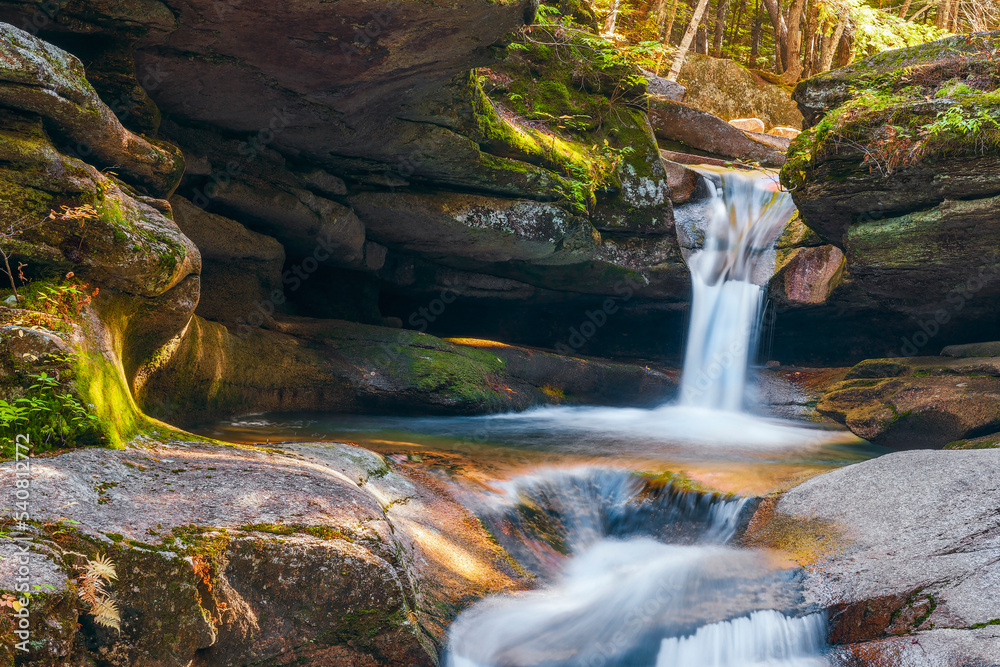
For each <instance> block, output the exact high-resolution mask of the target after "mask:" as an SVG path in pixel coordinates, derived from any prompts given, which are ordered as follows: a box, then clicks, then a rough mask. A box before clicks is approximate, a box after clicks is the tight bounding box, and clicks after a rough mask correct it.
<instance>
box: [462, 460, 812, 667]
mask: <svg viewBox="0 0 1000 667" xmlns="http://www.w3.org/2000/svg"><path fill="white" fill-rule="evenodd" d="M500 487H501V489H500V493H499V494H497V495H496V496H494V497H492V498H488V499H486V502H487V504H488V505H489V507H486V508H481V510H482V511H481V514H482V515H483V516H484V521H486V522H487V524H488V525H490V526H491V528H492V529H493V532H494V533H495V534H496V535H497V536H498V538H499V539H500V540H501V542H502V544H503V545H504V546H505V547H508V549H509V550H510V551H511V553H513V554H515V555H516V556H518V558H519V560H520V561H521V562H522V563H523V564H524V565H525V566H526V567H527V568H528V569H529V570H530V571H532V572H534V573H535V574H536V575H537V576H539V577H540V578H541V579H542V580H543V581H545V582H547V585H544V586H542V587H540V588H539V589H538V590H534V591H528V592H524V593H519V594H516V595H501V596H494V597H491V598H488V599H486V600H483V601H482V602H480V603H478V604H476V605H474V606H473V607H471V608H470V609H468V610H466V611H465V612H463V613H462V614H461V615H460V616H459V617H458V619H456V621H455V622H454V624H453V625H452V627H451V630H450V638H449V644H448V655H447V657H446V660H445V664H446V665H447V667H557V666H558V667H819V666H821V665H822V666H825V665H827V662H826V661H825V659H824V658H823V657H822V654H823V649H824V635H825V621H824V618H823V616H822V615H820V614H810V615H806V616H802V617H790V616H786V615H784V614H782V613H779V612H777V611H770V610H761V607H760V605H767V604H768V603H771V604H773V605H776V606H779V607H780V606H788V605H789V604H793V603H792V602H790V600H792V599H797V598H796V596H795V595H792V594H790V592H789V591H788V590H785V589H786V588H787V584H786V583H785V582H784V581H783V580H782V579H781V577H780V576H776V575H775V573H774V572H773V570H771V568H770V566H769V565H768V564H767V563H766V561H765V560H764V558H763V557H762V556H761V555H760V554H757V553H754V552H750V551H745V550H738V549H734V548H731V547H728V546H726V542H728V540H729V539H731V537H732V536H733V534H734V532H735V531H736V529H737V527H738V525H739V520H740V516H741V514H742V512H743V510H744V508H745V505H746V501H744V500H731V499H724V498H719V497H716V496H710V495H702V494H696V493H691V492H677V491H672V492H666V493H662V494H660V495H659V496H655V497H653V498H650V496H649V495H648V492H646V493H645V494H644V487H643V485H642V484H641V483H640V481H639V480H638V478H636V477H634V476H631V475H629V474H628V473H624V472H621V471H601V470H592V469H586V468H584V469H578V470H572V471H548V472H543V473H538V474H535V475H531V476H528V477H523V478H518V479H515V480H513V481H512V482H508V483H505V484H501V485H500ZM643 530H645V531H646V533H645V534H643ZM653 536H655V537H656V538H655V539H654V537H653ZM552 545H562V546H563V547H565V548H566V549H567V550H568V553H566V554H562V555H560V554H557V553H556V551H554V550H553V549H552V548H549V549H548V550H546V547H547V546H548V547H551V546H552ZM553 559H555V562H554V563H553V562H551V561H552V560H553ZM552 572H554V574H553V573H552ZM793 592H794V591H793Z"/></svg>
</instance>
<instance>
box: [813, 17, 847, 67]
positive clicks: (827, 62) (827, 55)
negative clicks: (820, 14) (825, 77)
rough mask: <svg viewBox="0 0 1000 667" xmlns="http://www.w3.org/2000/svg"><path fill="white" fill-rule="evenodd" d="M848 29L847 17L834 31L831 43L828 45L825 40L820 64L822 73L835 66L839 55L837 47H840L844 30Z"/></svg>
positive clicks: (841, 20)
mask: <svg viewBox="0 0 1000 667" xmlns="http://www.w3.org/2000/svg"><path fill="white" fill-rule="evenodd" d="M846 27H847V17H846V16H845V17H844V18H842V19H840V22H839V23H837V27H836V28H834V29H833V34H832V35H830V41H829V42H828V43H827V42H826V41H825V38H824V44H823V47H824V48H823V58H822V60H821V61H820V64H819V71H820V72H828V71H830V68H831V67H832V66H833V58H834V56H835V55H837V47H839V46H840V40H841V38H842V37H843V36H844V29H845V28H846Z"/></svg>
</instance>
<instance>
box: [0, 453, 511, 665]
mask: <svg viewBox="0 0 1000 667" xmlns="http://www.w3.org/2000/svg"><path fill="white" fill-rule="evenodd" d="M32 469H33V472H34V476H33V484H32V508H33V512H34V515H35V516H36V517H38V518H39V520H40V522H41V526H32V527H31V528H28V529H27V532H28V535H27V537H28V542H27V543H28V544H29V553H31V562H32V574H33V575H34V577H35V581H37V582H38V583H39V584H43V583H44V584H49V585H50V586H51V589H50V590H45V591H44V592H43V593H40V594H37V595H36V596H33V597H32V601H31V609H32V611H33V613H35V614H40V613H44V614H45V616H43V617H42V618H44V622H39V623H38V625H37V626H35V627H34V628H33V630H34V634H33V641H32V642H31V649H30V652H29V660H30V661H31V664H52V665H55V664H59V665H77V664H81V665H82V664H92V663H93V661H94V660H95V659H97V660H99V661H100V663H101V664H106V665H109V666H112V667H114V666H121V667H126V666H128V667H182V666H184V665H206V666H207V665H242V664H248V663H252V662H272V663H278V664H284V663H289V662H292V661H294V663H295V664H298V665H306V666H316V667H319V666H320V665H322V666H324V667H338V666H343V667H347V666H349V665H359V664H364V665H372V666H378V667H382V666H384V667H389V666H394V665H414V666H427V667H430V666H431V665H435V664H436V653H437V646H436V645H435V643H436V642H440V641H441V640H443V636H442V633H441V630H440V627H441V623H442V621H444V622H447V620H448V617H449V616H451V615H453V614H455V613H457V612H458V611H459V610H460V609H461V607H462V606H464V605H465V604H467V603H468V601H469V597H470V595H472V596H481V595H487V594H490V593H497V592H502V591H506V590H510V589H512V588H514V587H517V586H519V585H520V583H521V579H520V576H519V575H518V574H517V573H515V572H514V571H513V569H512V568H511V566H510V565H509V564H508V563H507V561H505V560H504V558H503V554H502V553H501V552H500V550H499V549H498V548H497V547H496V546H495V544H494V543H493V542H491V540H490V538H489V536H488V535H487V533H486V531H485V530H484V529H483V528H482V526H481V524H479V523H478V522H477V521H476V520H475V519H474V518H473V517H471V516H470V515H469V514H468V513H467V512H466V511H465V510H463V509H462V508H461V507H460V506H459V505H458V504H457V503H456V502H455V501H454V500H452V499H451V498H450V497H449V496H448V495H447V493H446V492H444V490H443V489H442V488H441V487H440V486H438V485H435V484H433V483H430V485H429V486H428V483H427V482H420V481H417V479H413V478H411V477H410V476H409V473H408V471H407V470H406V469H405V467H404V468H394V467H392V465H391V464H390V463H389V462H388V461H387V460H386V459H384V458H382V457H381V456H379V455H377V454H374V453H372V452H369V451H366V450H363V449H360V448H358V447H354V446H351V445H343V444H336V443H323V444H317V445H298V446H290V447H289V448H288V449H286V450H284V451H281V450H276V449H273V448H272V449H268V450H267V451H264V450H263V449H258V448H253V447H234V446H211V445H206V444H196V443H192V442H188V443H172V444H165V445H164V444H160V443H151V442H146V443H145V444H144V446H143V447H142V448H141V449H125V450H101V449H89V450H77V451H74V452H70V453H67V454H63V455H60V456H56V457H50V458H46V459H44V462H42V461H38V462H35V463H34V465H33V466H32ZM14 473H15V471H14V465H13V463H11V462H8V463H5V464H3V465H2V466H0V477H2V478H4V479H5V480H6V481H8V482H10V483H13V479H14ZM71 522H72V526H73V528H69V526H70V525H71ZM15 544H16V543H15V542H14V541H13V540H12V539H11V538H10V537H4V538H3V539H2V540H0V550H2V551H3V553H4V554H5V555H7V556H10V555H12V553H13V549H14V548H15ZM443 553H461V554H462V555H463V557H462V559H461V560H460V561H457V560H455V559H453V558H448V557H442V554H443ZM99 555H100V556H103V557H104V558H106V559H107V560H108V561H110V562H111V563H112V565H113V567H114V568H115V570H116V573H117V577H116V578H112V579H111V580H110V581H109V582H108V584H107V586H106V590H107V592H108V595H109V596H110V598H111V599H112V600H113V601H114V602H115V604H116V606H117V608H118V611H119V616H120V622H119V623H120V628H121V629H120V631H115V630H113V629H110V628H106V627H102V626H100V625H98V624H96V623H95V622H94V617H93V616H92V614H91V613H90V609H89V608H88V607H87V605H86V604H84V603H83V602H81V601H80V599H79V598H78V596H77V586H78V584H77V581H78V580H79V578H80V577H81V573H82V572H83V569H82V568H83V566H84V565H85V564H86V560H85V559H91V560H95V559H96V558H97V556H99ZM3 563H4V566H3V567H0V589H4V590H12V589H13V587H14V583H15V576H16V572H15V567H14V563H15V559H14V558H10V557H8V558H4V559H3ZM43 610H44V611H43Z"/></svg>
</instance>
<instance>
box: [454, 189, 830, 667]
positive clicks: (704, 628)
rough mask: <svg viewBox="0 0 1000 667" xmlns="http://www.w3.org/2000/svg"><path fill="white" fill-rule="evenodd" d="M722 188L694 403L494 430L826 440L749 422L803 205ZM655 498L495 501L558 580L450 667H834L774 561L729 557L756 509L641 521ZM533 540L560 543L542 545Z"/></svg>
mask: <svg viewBox="0 0 1000 667" xmlns="http://www.w3.org/2000/svg"><path fill="white" fill-rule="evenodd" d="M712 188H713V191H714V198H713V201H712V207H711V210H712V214H711V216H710V220H709V221H708V224H707V226H706V227H705V229H704V232H705V240H704V243H703V246H702V248H701V249H700V250H698V251H696V252H695V253H694V254H693V255H692V256H691V257H690V258H689V260H688V263H689V266H690V269H691V276H692V283H693V285H694V295H693V301H692V309H691V325H690V330H689V340H688V347H687V351H686V355H685V360H684V370H683V376H682V380H681V399H680V401H679V403H678V404H676V405H669V406H663V407H660V408H656V409H652V410H640V409H615V408H547V409H539V410H533V411H529V412H527V413H521V414H518V415H500V416H496V417H494V418H493V419H495V420H497V421H499V422H501V423H514V424H517V425H518V427H519V428H523V427H524V426H525V425H530V426H531V427H533V428H536V429H539V430H541V431H547V430H548V431H553V432H556V431H560V432H564V433H565V432H569V433H581V434H583V433H589V434H592V433H595V432H598V433H600V432H606V433H627V434H630V435H634V436H635V435H637V436H640V437H643V438H650V439H655V438H657V437H667V438H669V439H671V440H674V441H677V440H688V441H694V442H698V443H699V444H715V445H718V444H721V445H725V446H732V445H734V444H736V443H739V445H740V446H748V443H749V446H751V447H781V446H788V445H793V444H802V443H803V442H808V441H810V440H814V441H817V440H822V436H820V435H818V433H819V432H817V431H815V430H811V429H807V428H803V427H801V426H797V425H794V424H792V423H791V422H780V421H778V420H764V419H760V418H757V417H754V416H751V415H749V414H746V413H743V412H742V407H743V401H744V397H745V394H746V379H747V369H748V365H749V363H750V361H751V357H752V354H753V353H754V351H755V349H756V344H757V337H758V332H759V323H760V319H761V307H762V305H763V302H764V289H763V287H762V286H761V282H763V280H765V279H766V278H767V275H768V274H769V273H770V269H771V268H773V267H771V266H768V264H769V262H770V261H771V258H770V251H771V250H772V247H773V244H774V241H775V239H776V238H777V236H778V234H779V233H780V231H781V229H782V228H783V226H784V225H785V223H787V221H788V219H789V218H790V216H791V215H792V213H793V212H794V207H793V205H792V203H791V198H790V197H789V196H788V194H787V193H783V192H779V191H778V189H777V188H776V186H775V183H774V181H773V178H770V177H763V176H761V175H760V174H757V175H753V176H747V175H744V174H739V173H734V172H726V173H724V174H722V175H720V176H718V177H717V180H716V181H715V182H713V184H712ZM574 475H576V476H574ZM639 491H640V490H639V487H638V485H637V484H635V483H631V484H630V483H629V482H628V481H627V480H622V479H621V477H620V475H619V476H618V477H614V476H610V477H609V476H608V475H607V474H605V475H597V476H594V477H588V476H586V475H583V476H582V477H581V476H580V474H579V473H566V472H559V473H548V474H547V475H535V476H532V477H530V478H523V479H520V480H515V482H513V483H512V484H511V485H510V486H508V488H506V489H504V490H503V492H502V493H501V494H500V495H499V496H497V497H496V498H494V499H493V503H494V504H495V505H498V506H500V507H507V508H509V512H508V516H507V518H506V519H505V521H504V522H501V523H500V524H499V525H496V526H494V528H495V530H494V534H496V535H498V537H499V538H500V539H501V541H502V542H504V546H505V547H507V548H508V550H509V551H510V552H511V553H512V554H514V555H515V557H517V558H518V560H519V561H520V562H521V563H522V564H523V565H525V566H526V567H528V568H529V569H531V570H533V571H534V572H535V573H536V574H537V575H539V576H540V577H543V578H546V577H547V578H548V579H549V581H548V582H547V585H544V586H542V587H540V588H539V589H538V590H534V591H530V592H525V593H521V594H518V595H502V596H494V597H492V598H488V599H486V600H484V601H482V602H480V603H478V604H476V605H474V606H473V607H471V608H470V609H468V610H466V611H465V612H463V613H462V614H461V615H460V616H459V617H458V618H457V619H456V621H455V623H454V624H453V625H452V628H451V631H450V637H449V644H448V654H447V657H446V664H447V666H448V667H612V666H614V667H817V666H820V665H827V664H828V663H827V661H826V659H825V658H824V657H823V653H824V648H825V643H824V637H825V619H824V617H823V616H822V615H821V614H810V615H804V616H796V615H794V610H793V613H792V615H786V614H784V613H782V612H780V611H776V609H786V610H787V609H788V608H790V607H795V605H794V604H792V603H790V602H789V598H788V597H787V594H788V593H789V591H788V589H790V588H793V587H791V586H790V585H788V584H787V582H786V583H781V579H780V576H777V575H775V573H774V571H773V570H771V568H770V567H769V566H768V565H767V564H766V563H765V562H764V560H763V557H762V556H761V555H760V554H757V553H754V552H749V551H745V550H738V549H734V548H731V547H728V546H726V542H728V540H729V539H730V538H731V536H732V535H733V533H734V531H735V529H736V525H737V517H738V515H739V513H740V510H741V509H742V507H743V504H742V502H740V501H731V500H729V501H727V500H722V499H717V498H711V497H705V496H702V497H700V499H699V500H698V501H697V504H699V505H701V504H704V503H705V502H708V503H709V507H708V509H707V510H705V509H704V508H703V511H701V512H697V511H692V509H691V505H690V504H691V502H692V497H693V496H684V495H683V494H681V495H680V496H670V497H669V500H670V504H669V505H668V507H667V510H668V511H666V513H664V508H663V507H654V508H651V509H650V508H648V507H646V508H645V509H644V510H643V511H638V510H636V508H637V507H644V506H645V505H648V504H649V501H648V500H647V499H645V496H643V495H642V494H641V493H640V492H639ZM678 503H679V504H678ZM685 503H687V504H686V505H685ZM517 508H526V511H522V512H521V514H518V511H517ZM494 511H495V508H494ZM665 520H668V523H669V522H670V521H672V522H673V523H674V524H675V525H677V526H681V527H683V526H685V525H688V524H690V525H695V526H698V530H700V534H699V535H698V537H697V539H695V540H694V543H690V541H691V540H690V539H689V538H690V534H689V533H690V531H688V532H687V533H685V532H684V531H683V530H682V531H680V533H678V532H676V531H675V532H671V531H669V530H666V526H665V524H664V521H665ZM644 522H645V525H640V524H643V523H644ZM643 529H644V530H645V531H646V532H645V533H644V532H643ZM532 531H540V532H541V533H542V534H545V535H548V537H546V538H541V539H535V538H533V537H532ZM549 533H557V534H558V536H557V537H558V539H556V541H555V542H553V541H552V537H551V535H549ZM655 538H659V539H655ZM678 540H680V542H681V543H677V541H678ZM685 540H687V543H685ZM671 542H673V543H671ZM560 545H561V546H562V547H565V548H567V549H568V551H569V553H568V554H564V553H562V552H561V551H560V549H559V548H558V547H559V546H560ZM553 573H554V574H553ZM776 577H777V578H776ZM793 597H794V596H793Z"/></svg>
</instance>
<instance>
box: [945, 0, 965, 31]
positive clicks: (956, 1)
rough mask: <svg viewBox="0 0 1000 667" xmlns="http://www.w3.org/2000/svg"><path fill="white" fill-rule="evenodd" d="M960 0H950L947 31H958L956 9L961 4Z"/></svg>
mask: <svg viewBox="0 0 1000 667" xmlns="http://www.w3.org/2000/svg"><path fill="white" fill-rule="evenodd" d="M961 4H962V3H961V0H951V18H950V19H949V20H948V30H949V32H956V33H957V32H959V30H958V9H959V7H960V6H961Z"/></svg>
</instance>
